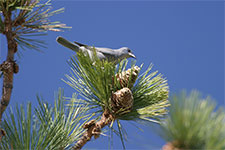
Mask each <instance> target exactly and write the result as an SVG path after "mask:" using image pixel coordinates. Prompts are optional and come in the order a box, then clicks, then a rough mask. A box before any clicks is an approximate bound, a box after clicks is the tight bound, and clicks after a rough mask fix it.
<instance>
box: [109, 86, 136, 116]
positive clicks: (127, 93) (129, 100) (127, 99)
mask: <svg viewBox="0 0 225 150" xmlns="http://www.w3.org/2000/svg"><path fill="white" fill-rule="evenodd" d="M111 106H112V107H111V108H112V113H114V114H115V115H118V114H119V115H122V114H125V113H128V112H130V111H131V109H132V106H133V95H132V92H131V90H130V89H129V88H126V87H125V88H122V89H120V90H118V91H116V92H115V93H113V94H112V97H111Z"/></svg>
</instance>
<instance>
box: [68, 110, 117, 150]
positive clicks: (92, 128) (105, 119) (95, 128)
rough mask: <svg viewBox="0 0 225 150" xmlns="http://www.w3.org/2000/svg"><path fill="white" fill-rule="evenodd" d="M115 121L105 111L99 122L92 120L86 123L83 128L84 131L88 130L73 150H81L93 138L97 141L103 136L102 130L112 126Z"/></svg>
mask: <svg viewBox="0 0 225 150" xmlns="http://www.w3.org/2000/svg"><path fill="white" fill-rule="evenodd" d="M113 120H115V118H114V117H113V116H112V115H111V114H110V113H109V111H108V110H105V111H104V113H103V114H102V117H101V119H100V120H99V121H98V122H96V121H95V120H91V121H89V122H88V123H86V124H85V125H84V126H83V128H84V129H87V130H86V132H85V133H84V134H83V136H82V137H81V138H80V140H79V141H78V142H77V143H76V144H75V145H74V147H73V148H72V149H73V150H80V149H81V148H82V147H83V146H84V145H85V144H86V143H87V142H88V141H90V140H91V138H92V136H94V138H95V139H96V138H98V137H99V136H100V134H101V129H102V128H104V127H105V126H106V125H108V124H110V123H111V122H112V121H113Z"/></svg>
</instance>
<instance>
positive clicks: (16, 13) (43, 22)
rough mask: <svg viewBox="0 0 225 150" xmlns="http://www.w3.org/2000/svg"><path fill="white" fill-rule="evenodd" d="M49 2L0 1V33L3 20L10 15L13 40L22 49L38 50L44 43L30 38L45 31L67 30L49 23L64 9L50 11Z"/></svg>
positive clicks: (2, 31)
mask: <svg viewBox="0 0 225 150" xmlns="http://www.w3.org/2000/svg"><path fill="white" fill-rule="evenodd" d="M50 2H51V0H48V1H43V0H42V1H40V0H1V1H0V33H4V28H5V27H4V22H3V21H4V20H3V18H5V17H6V15H9V14H11V16H12V17H11V19H12V30H13V34H15V35H14V38H15V40H16V41H17V43H18V44H19V46H21V47H22V48H23V49H25V48H28V49H35V50H40V48H43V47H44V45H45V42H44V41H41V40H37V39H34V38H32V36H42V35H45V34H46V33H47V31H62V30H63V29H68V28H70V27H67V26H66V25H65V24H62V23H60V22H58V21H50V20H49V18H50V17H51V16H54V15H56V14H59V13H62V12H63V11H64V8H60V9H57V10H53V11H52V7H51V3H50Z"/></svg>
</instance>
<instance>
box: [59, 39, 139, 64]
mask: <svg viewBox="0 0 225 150" xmlns="http://www.w3.org/2000/svg"><path fill="white" fill-rule="evenodd" d="M56 41H57V42H58V43H59V44H61V45H62V46H64V47H67V48H69V49H71V50H73V51H75V52H80V51H82V52H86V53H88V55H89V57H90V58H91V59H92V60H93V56H94V52H95V51H96V56H97V57H98V58H99V59H100V60H107V61H109V62H114V63H116V64H117V63H119V62H120V61H121V60H123V59H125V58H130V57H131V58H135V59H136V56H135V55H134V54H133V53H132V51H131V50H130V49H129V48H128V47H121V48H119V49H111V48H104V47H94V46H89V45H86V44H82V43H79V42H70V41H68V40H66V39H65V38H63V37H61V36H59V37H57V38H56Z"/></svg>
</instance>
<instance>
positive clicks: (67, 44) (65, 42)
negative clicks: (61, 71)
mask: <svg viewBox="0 0 225 150" xmlns="http://www.w3.org/2000/svg"><path fill="white" fill-rule="evenodd" d="M56 41H57V42H58V43H59V44H61V45H63V46H65V47H67V48H69V49H71V50H73V51H75V52H78V51H79V50H80V48H79V47H78V46H77V45H75V44H73V43H72V42H70V41H68V40H66V39H64V38H63V37H61V36H59V37H57V39H56Z"/></svg>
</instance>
